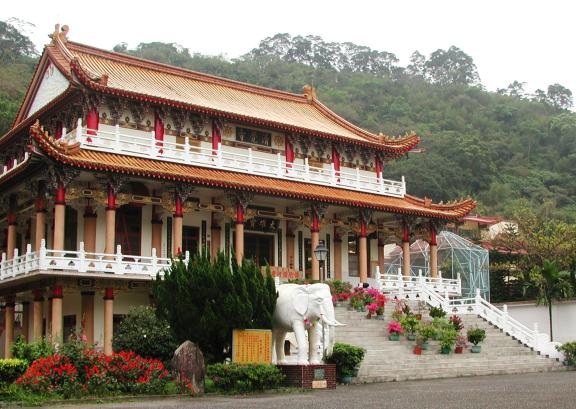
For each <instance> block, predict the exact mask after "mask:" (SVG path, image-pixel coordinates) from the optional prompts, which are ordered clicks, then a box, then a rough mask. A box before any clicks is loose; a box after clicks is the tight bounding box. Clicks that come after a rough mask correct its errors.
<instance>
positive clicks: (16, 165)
mask: <svg viewBox="0 0 576 409" xmlns="http://www.w3.org/2000/svg"><path fill="white" fill-rule="evenodd" d="M29 157H30V155H28V152H24V159H23V160H22V161H20V162H18V159H14V160H13V161H12V163H11V165H12V166H10V167H8V166H7V165H4V167H3V168H2V173H1V174H0V177H2V176H4V175H5V174H7V173H9V172H13V171H15V170H16V169H18V168H19V167H20V166H22V165H23V164H25V163H26V161H28V158H29Z"/></svg>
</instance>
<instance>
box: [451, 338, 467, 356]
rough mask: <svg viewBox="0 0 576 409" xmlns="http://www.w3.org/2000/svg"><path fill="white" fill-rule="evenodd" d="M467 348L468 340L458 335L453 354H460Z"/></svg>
mask: <svg viewBox="0 0 576 409" xmlns="http://www.w3.org/2000/svg"><path fill="white" fill-rule="evenodd" d="M467 346H468V340H467V339H466V337H465V336H463V335H458V336H457V337H456V347H454V353H455V354H461V353H462V351H464V348H466V347H467Z"/></svg>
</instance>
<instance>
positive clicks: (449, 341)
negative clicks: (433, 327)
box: [438, 328, 458, 354]
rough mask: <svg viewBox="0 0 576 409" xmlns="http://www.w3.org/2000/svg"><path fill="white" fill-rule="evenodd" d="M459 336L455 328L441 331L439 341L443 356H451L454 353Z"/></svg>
mask: <svg viewBox="0 0 576 409" xmlns="http://www.w3.org/2000/svg"><path fill="white" fill-rule="evenodd" d="M457 336H458V333H457V332H456V331H455V330H454V328H445V329H443V330H441V331H440V333H439V337H438V341H440V352H441V353H442V354H449V353H450V351H452V348H454V343H455V342H456V337H457Z"/></svg>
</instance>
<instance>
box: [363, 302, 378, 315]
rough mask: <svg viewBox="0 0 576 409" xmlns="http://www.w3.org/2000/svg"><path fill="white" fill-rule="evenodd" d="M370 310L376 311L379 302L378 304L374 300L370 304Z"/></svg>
mask: <svg viewBox="0 0 576 409" xmlns="http://www.w3.org/2000/svg"><path fill="white" fill-rule="evenodd" d="M366 308H368V311H369V312H371V313H372V314H373V313H375V312H376V310H377V309H378V304H376V303H375V302H373V303H372V304H368V307H366Z"/></svg>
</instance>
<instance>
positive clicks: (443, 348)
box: [440, 347, 452, 355]
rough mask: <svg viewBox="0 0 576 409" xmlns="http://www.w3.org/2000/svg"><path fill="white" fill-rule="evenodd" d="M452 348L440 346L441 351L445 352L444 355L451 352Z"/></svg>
mask: <svg viewBox="0 0 576 409" xmlns="http://www.w3.org/2000/svg"><path fill="white" fill-rule="evenodd" d="M451 349H452V348H450V347H441V348H440V353H441V354H444V355H448V354H449V353H450V350H451Z"/></svg>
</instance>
